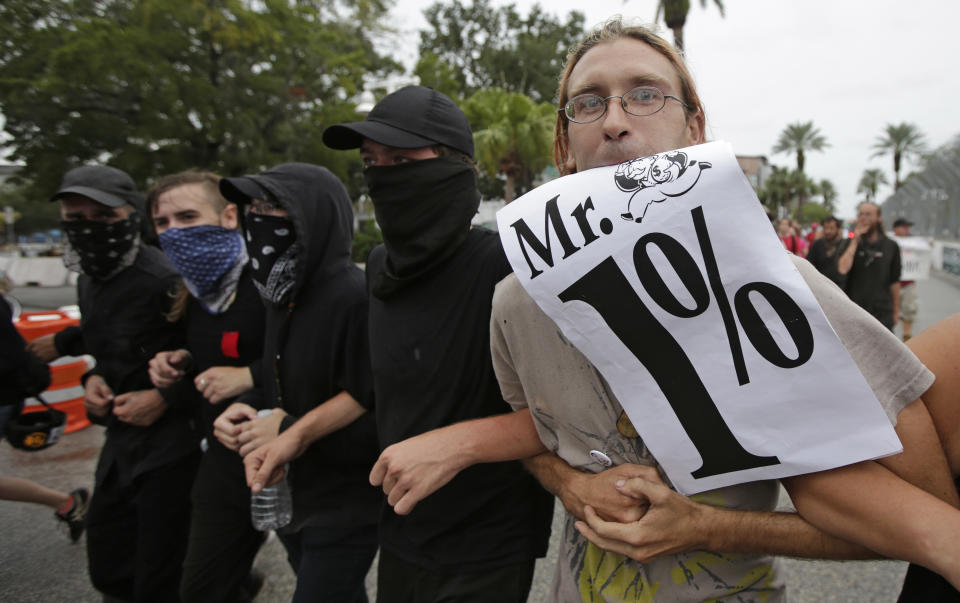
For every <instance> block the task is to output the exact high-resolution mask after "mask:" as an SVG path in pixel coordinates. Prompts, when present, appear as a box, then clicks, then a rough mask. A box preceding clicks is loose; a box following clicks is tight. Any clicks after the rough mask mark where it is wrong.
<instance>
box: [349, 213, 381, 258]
mask: <svg viewBox="0 0 960 603" xmlns="http://www.w3.org/2000/svg"><path fill="white" fill-rule="evenodd" d="M380 243H383V235H382V234H381V233H380V229H379V228H377V223H376V221H374V220H364V221H362V222H360V225H359V226H358V227H357V232H355V233H353V247H352V249H351V250H350V259H351V260H352V261H354V262H358V263H363V262H366V261H367V257H368V256H369V255H370V251H371V250H372V249H373V248H374V247H376V246H377V245H379V244H380Z"/></svg>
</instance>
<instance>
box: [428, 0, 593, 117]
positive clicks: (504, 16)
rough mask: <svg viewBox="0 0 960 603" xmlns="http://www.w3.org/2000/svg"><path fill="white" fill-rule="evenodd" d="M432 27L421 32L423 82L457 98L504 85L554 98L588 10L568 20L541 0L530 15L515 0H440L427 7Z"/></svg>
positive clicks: (534, 95) (544, 98)
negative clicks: (497, 0) (502, 0)
mask: <svg viewBox="0 0 960 603" xmlns="http://www.w3.org/2000/svg"><path fill="white" fill-rule="evenodd" d="M423 14H424V17H425V18H426V20H427V23H428V26H429V28H428V29H427V30H425V31H421V32H420V59H419V61H418V63H417V66H416V69H415V70H414V73H415V74H416V75H417V76H418V77H419V78H420V83H421V84H423V85H425V86H431V87H434V88H436V89H437V90H440V91H442V92H444V93H445V94H447V95H449V96H451V97H453V98H466V97H468V96H470V95H472V94H473V93H474V92H476V91H478V90H483V89H486V88H493V87H498V88H503V89H504V90H507V91H510V92H518V93H521V94H525V95H527V96H530V97H532V98H533V99H534V100H535V101H538V102H544V101H550V100H552V99H553V98H554V95H555V93H556V90H557V74H559V73H560V68H561V67H562V65H563V61H564V59H565V57H566V54H567V51H568V50H569V48H570V46H572V45H573V44H575V43H576V42H577V41H579V39H580V37H581V36H582V35H583V32H584V15H583V13H581V12H578V11H571V12H570V14H569V15H567V17H566V21H561V20H560V19H558V18H556V17H554V16H552V15H550V14H549V13H546V12H544V11H543V9H542V8H540V5H538V4H535V5H534V6H533V7H532V8H531V9H530V13H529V14H528V15H526V16H522V15H520V13H518V12H517V10H516V7H515V6H514V5H513V4H507V5H504V6H500V7H495V6H493V5H492V2H491V0H471V4H465V3H463V2H461V0H453V1H452V2H436V3H434V4H432V5H431V6H430V7H428V8H427V9H426V10H424V11H423Z"/></svg>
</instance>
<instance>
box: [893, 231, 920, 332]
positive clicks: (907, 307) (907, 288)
mask: <svg viewBox="0 0 960 603" xmlns="http://www.w3.org/2000/svg"><path fill="white" fill-rule="evenodd" d="M911 226H913V222H911V221H910V220H907V219H906V218H897V219H896V220H894V221H893V234H895V235H897V236H898V237H909V236H910V227H911ZM900 266H901V267H902V266H903V258H902V257H901V258H900ZM919 306H920V302H919V296H918V295H917V282H916V281H900V323H901V324H902V328H903V340H904V341H909V340H910V338H911V337H913V321H915V320H916V319H917V311H918V309H919Z"/></svg>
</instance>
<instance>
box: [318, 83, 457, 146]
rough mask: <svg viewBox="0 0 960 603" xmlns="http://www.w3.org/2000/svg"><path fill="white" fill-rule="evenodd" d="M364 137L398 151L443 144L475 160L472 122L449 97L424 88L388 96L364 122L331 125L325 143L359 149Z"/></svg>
mask: <svg viewBox="0 0 960 603" xmlns="http://www.w3.org/2000/svg"><path fill="white" fill-rule="evenodd" d="M364 138H369V139H370V140H372V141H374V142H377V143H380V144H382V145H386V146H388V147H396V148H398V149H417V148H420V147H429V146H432V145H435V144H442V145H444V146H448V147H450V148H451V149H455V150H457V151H460V152H461V153H465V154H466V155H468V156H470V157H473V133H472V132H471V130H470V122H468V121H467V116H466V115H464V114H463V111H461V110H460V107H458V106H457V104H456V103H454V102H453V101H452V100H450V97H448V96H447V95H445V94H443V93H441V92H437V91H436V90H434V89H433V88H427V87H425V86H407V87H406V88H401V89H400V90H397V91H396V92H394V93H392V94H388V95H387V96H385V97H384V98H383V99H382V100H381V101H380V102H379V103H377V104H376V106H375V107H374V108H373V109H372V110H371V111H370V113H368V114H367V118H366V119H365V120H363V121H357V122H352V123H346V124H338V125H335V126H330V127H329V128H327V129H326V130H324V132H323V143H324V144H325V145H327V146H328V147H330V148H331V149H340V150H343V149H356V148H359V147H360V145H361V144H362V143H363V139H364Z"/></svg>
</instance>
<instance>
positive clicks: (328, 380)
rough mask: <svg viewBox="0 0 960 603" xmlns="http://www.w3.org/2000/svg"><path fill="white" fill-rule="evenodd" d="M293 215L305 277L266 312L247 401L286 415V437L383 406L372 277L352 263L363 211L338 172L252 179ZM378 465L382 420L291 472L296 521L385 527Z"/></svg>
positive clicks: (284, 172)
mask: <svg viewBox="0 0 960 603" xmlns="http://www.w3.org/2000/svg"><path fill="white" fill-rule="evenodd" d="M249 178H250V179H252V180H254V181H255V182H256V183H257V184H258V185H259V186H260V187H261V188H263V189H264V190H266V191H268V192H269V193H270V194H271V195H273V196H274V197H275V198H276V200H277V201H278V202H279V203H280V204H281V205H282V206H283V207H284V209H286V210H287V211H288V212H289V213H290V219H291V221H292V222H293V225H294V229H295V231H296V235H297V239H296V244H297V245H299V247H300V252H299V254H298V256H297V263H296V269H295V272H296V277H295V283H294V285H293V288H292V290H291V291H290V293H289V294H288V296H287V298H286V299H287V300H288V301H287V302H286V303H285V304H284V305H277V304H272V303H267V304H266V306H267V307H266V332H265V335H264V350H263V362H262V370H263V374H262V378H261V379H260V384H261V385H260V388H259V389H257V390H253V391H251V392H250V393H249V394H247V395H245V396H243V397H242V398H241V399H242V401H245V402H247V403H248V404H251V405H253V406H256V407H258V408H275V407H281V408H283V410H284V411H286V412H287V413H289V414H290V415H291V416H289V417H286V418H284V421H283V423H282V425H281V430H283V429H286V428H287V427H289V426H290V425H292V424H293V423H294V422H295V421H296V420H297V419H299V418H300V417H302V416H303V415H305V414H306V413H307V412H309V411H310V410H312V409H313V408H315V407H317V406H319V405H320V404H322V403H323V402H325V401H327V400H329V399H330V398H332V397H333V396H335V395H336V394H338V393H340V392H342V391H347V392H348V393H349V394H350V395H351V396H353V398H354V399H355V400H356V401H357V402H359V403H360V404H361V405H362V406H363V407H364V408H367V409H371V408H372V407H373V377H372V375H371V370H370V353H369V344H368V339H367V296H366V288H365V279H364V273H363V271H361V270H360V269H359V268H357V267H356V266H354V265H353V264H352V263H351V262H350V247H351V244H352V241H353V210H352V208H351V205H350V199H349V197H348V196H347V191H346V190H345V189H344V187H343V184H342V183H341V182H340V180H338V179H337V177H336V176H334V175H333V174H332V173H330V171H329V170H327V169H325V168H321V167H318V166H315V165H309V164H305V163H288V164H283V165H279V166H276V167H274V168H272V169H270V170H268V171H266V172H264V173H262V174H259V175H256V176H250V177H249ZM377 456H378V448H377V437H376V429H375V427H374V419H373V413H370V412H368V413H365V414H363V415H361V416H360V418H358V419H357V420H356V421H354V422H353V423H351V424H350V425H347V426H346V427H344V428H343V429H341V430H339V431H336V432H334V433H331V434H329V435H327V436H326V437H324V438H321V439H320V440H318V441H316V442H314V443H313V444H312V445H311V446H310V447H309V448H307V451H306V452H305V453H304V454H303V456H301V457H300V458H298V459H297V460H296V461H294V462H293V463H292V464H291V467H290V474H289V484H290V487H291V490H292V492H293V521H291V523H290V525H288V526H287V527H286V528H284V530H283V531H285V532H296V531H298V530H300V529H301V528H303V527H306V526H315V527H328V526H330V527H332V526H339V527H344V526H349V525H356V526H357V527H360V526H362V525H371V524H375V523H376V521H377V514H378V511H379V505H380V502H381V499H382V497H381V494H380V490H379V489H377V488H374V487H373V486H371V485H370V483H369V481H368V476H369V473H370V469H371V467H372V466H373V463H374V462H375V461H376V459H377Z"/></svg>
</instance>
